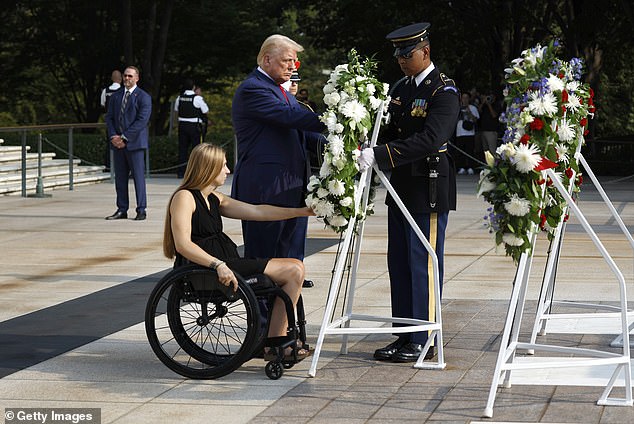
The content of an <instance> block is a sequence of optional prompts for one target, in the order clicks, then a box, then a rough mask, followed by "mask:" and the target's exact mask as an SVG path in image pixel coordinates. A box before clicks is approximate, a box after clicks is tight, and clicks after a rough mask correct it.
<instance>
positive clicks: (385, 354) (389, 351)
mask: <svg viewBox="0 0 634 424" xmlns="http://www.w3.org/2000/svg"><path fill="white" fill-rule="evenodd" d="M406 344H408V341H407V340H406V339H404V338H400V337H399V338H398V339H396V341H394V342H392V343H390V344H389V345H387V346H385V347H382V348H380V349H377V350H375V351H374V359H378V360H379V361H389V360H390V359H392V356H394V354H395V353H396V352H398V350H399V349H400V348H402V347H403V346H405V345H406Z"/></svg>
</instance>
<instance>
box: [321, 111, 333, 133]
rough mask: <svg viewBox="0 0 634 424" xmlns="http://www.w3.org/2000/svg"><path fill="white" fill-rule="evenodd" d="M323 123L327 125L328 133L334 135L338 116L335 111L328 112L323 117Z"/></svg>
mask: <svg viewBox="0 0 634 424" xmlns="http://www.w3.org/2000/svg"><path fill="white" fill-rule="evenodd" d="M320 119H321V122H323V123H324V124H326V127H327V128H328V132H330V133H334V132H335V130H336V127H337V114H336V113H335V112H333V111H328V112H326V113H324V114H323V115H321V118H320Z"/></svg>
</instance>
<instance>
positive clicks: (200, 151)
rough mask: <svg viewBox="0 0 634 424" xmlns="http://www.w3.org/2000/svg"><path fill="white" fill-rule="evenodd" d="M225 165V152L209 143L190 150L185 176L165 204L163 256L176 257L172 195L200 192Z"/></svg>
mask: <svg viewBox="0 0 634 424" xmlns="http://www.w3.org/2000/svg"><path fill="white" fill-rule="evenodd" d="M224 165H225V151H224V149H223V148H222V147H219V146H214V145H213V144H211V143H201V144H199V145H197V146H196V147H194V148H193V149H192V152H191V154H190V156H189V160H188V161H187V168H186V169H185V176H184V177H183V181H182V182H181V184H180V186H178V188H177V189H176V191H174V193H173V194H172V195H171V196H170V200H169V202H167V213H166V214H165V225H164V227H163V254H164V255H165V257H167V258H168V259H172V258H174V257H175V256H176V245H175V244H174V235H173V234H172V216H171V214H170V206H171V205H172V199H173V198H174V195H175V194H176V193H177V192H178V191H180V190H202V189H203V188H205V187H208V186H209V185H211V184H212V183H213V181H214V180H215V179H216V178H217V177H218V175H220V172H222V168H223V167H224Z"/></svg>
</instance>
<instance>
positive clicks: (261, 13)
mask: <svg viewBox="0 0 634 424" xmlns="http://www.w3.org/2000/svg"><path fill="white" fill-rule="evenodd" d="M0 18H2V20H3V23H4V25H3V26H2V27H0V66H1V67H2V71H3V78H2V79H1V80H0V88H1V90H0V125H14V124H36V123H37V124H44V123H50V122H56V123H59V122H76V121H79V122H95V121H97V120H99V119H102V118H101V117H102V113H103V111H102V110H101V106H100V105H99V94H100V92H101V89H102V88H103V87H105V86H107V85H108V84H109V82H110V81H109V77H110V73H111V71H112V70H113V69H115V68H117V69H123V68H124V67H125V66H126V65H130V64H134V65H137V66H138V67H139V68H140V69H141V81H140V85H141V86H142V87H143V88H144V89H146V90H148V91H149V92H150V93H151V94H152V97H153V102H154V107H153V110H154V115H153V118H152V126H153V129H154V131H155V132H156V133H157V134H161V133H164V132H166V131H167V128H168V119H169V116H170V104H171V103H170V102H171V101H172V100H173V99H174V98H175V97H176V95H177V94H178V92H179V89H180V86H181V81H182V79H183V77H191V78H193V79H194V80H195V81H196V82H197V83H198V85H200V86H202V88H203V89H204V92H205V93H206V94H207V96H208V100H210V99H214V101H216V99H218V96H222V99H223V101H222V102H220V103H221V105H217V106H216V105H215V104H213V103H212V104H211V107H212V109H213V108H214V107H220V109H216V110H214V120H215V121H216V123H217V124H218V125H222V126H225V127H226V126H228V125H230V116H229V112H230V110H229V107H230V100H228V99H225V97H229V98H230V97H231V94H232V93H231V90H232V89H233V88H234V87H235V85H236V83H237V82H238V81H240V80H241V79H242V78H243V77H244V76H245V75H246V74H247V73H248V72H250V71H251V70H252V69H253V68H254V67H255V66H256V64H255V57H256V55H257V52H258V50H259V46H260V44H261V42H262V40H263V39H264V38H265V37H266V36H268V35H270V34H272V33H282V34H285V35H288V36H290V37H291V38H293V39H295V40H297V41H298V42H300V43H301V44H302V45H304V46H305V48H306V51H305V52H302V53H301V54H300V59H301V60H302V63H303V65H302V68H301V69H300V73H301V75H302V83H301V85H302V87H304V88H309V90H310V93H311V96H312V98H313V100H315V101H318V102H319V101H320V100H321V93H320V91H321V87H322V86H323V84H324V83H325V80H326V75H327V74H328V70H329V69H331V68H333V67H334V66H335V65H337V64H338V63H342V62H343V61H345V58H346V54H347V52H348V51H349V50H350V49H351V48H353V47H354V48H356V50H357V51H358V52H359V53H360V54H362V55H365V56H370V57H374V59H375V60H376V61H377V62H378V63H379V75H378V76H379V78H380V79H382V80H384V81H386V82H393V81H395V80H396V79H398V78H399V77H400V70H399V68H398V66H397V64H396V62H395V61H394V59H393V58H392V56H391V54H392V50H393V49H392V47H391V45H390V43H389V42H388V41H387V40H386V39H385V34H387V33H388V32H390V31H391V30H393V29H395V28H397V27H399V26H401V25H405V24H408V23H412V22H420V21H429V22H431V23H432V28H431V43H432V59H433V61H434V63H435V64H436V65H437V66H438V67H439V68H440V69H442V70H443V72H445V73H446V74H447V75H449V76H451V77H453V78H454V79H455V80H456V83H457V84H458V86H459V87H460V88H461V89H462V90H468V89H470V88H472V87H476V88H478V89H481V90H484V91H487V90H489V89H491V90H499V89H500V88H501V86H502V84H501V78H502V75H503V69H504V67H505V65H506V64H507V63H508V62H509V61H510V60H511V59H513V58H514V57H517V56H518V55H519V53H520V52H521V51H522V50H524V49H526V48H528V47H530V46H532V45H534V44H535V43H537V42H543V41H545V39H547V38H552V37H557V38H559V39H560V40H561V41H562V43H563V45H564V46H565V48H566V56H567V58H570V57H572V56H579V57H582V58H583V59H584V60H585V63H586V67H587V71H588V72H587V74H586V81H587V82H588V83H590V85H591V86H592V87H593V88H594V90H595V92H596V103H597V106H598V110H599V113H598V114H597V119H595V124H596V125H595V128H594V131H595V133H596V135H597V136H609V135H614V134H627V133H631V132H632V131H633V130H634V105H633V103H632V98H634V96H633V94H634V71H633V69H634V63H633V62H634V55H633V54H632V53H633V51H634V41H633V37H632V36H631V28H632V26H633V25H634V21H633V11H632V5H631V3H630V2H629V1H628V0H605V1H603V2H596V1H590V0H534V1H532V2H524V1H518V0H451V1H445V0H427V1H420V0H385V1H367V0H313V1H307V0H286V1H280V0H243V1H240V2H218V1H211V0H198V1H195V2H192V1H185V0H136V1H132V0H112V1H108V0H93V1H90V2H86V1H83V0H58V1H55V2H53V1H50V0H22V1H20V2H14V3H12V4H10V5H7V6H5V7H4V8H3V9H1V10H0Z"/></svg>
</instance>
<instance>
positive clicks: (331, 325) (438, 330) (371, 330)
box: [308, 103, 446, 377]
mask: <svg viewBox="0 0 634 424" xmlns="http://www.w3.org/2000/svg"><path fill="white" fill-rule="evenodd" d="M384 107H385V105H384V104H383V103H382V104H381V105H380V106H379V109H378V111H377V116H376V120H375V122H374V128H373V132H372V138H371V139H370V147H374V146H375V145H376V140H377V138H378V134H379V129H380V127H381V121H383V118H384ZM373 169H374V171H375V172H376V173H377V175H378V176H379V177H380V178H381V182H382V183H383V185H384V186H385V187H386V188H387V190H388V191H389V192H390V194H391V195H392V198H393V199H394V201H395V202H396V204H397V205H398V207H399V209H400V210H401V212H402V213H403V215H404V216H405V218H406V219H407V221H408V222H409V224H410V225H411V226H412V228H413V229H414V232H415V233H416V235H417V236H418V238H419V239H420V241H421V242H422V243H423V245H424V246H425V249H427V252H428V254H429V256H430V258H431V260H432V264H433V273H434V283H435V290H434V294H435V301H436V316H435V322H434V321H424V320H418V319H412V318H400V317H378V316H373V315H360V314H354V313H353V311H352V310H353V304H354V296H355V285H356V278H357V268H358V266H359V255H360V252H361V242H362V240H363V228H364V221H361V222H359V223H358V225H357V219H356V217H352V218H350V222H349V224H348V228H347V230H346V232H345V236H344V240H343V244H342V247H341V250H340V254H339V256H338V258H337V261H336V263H335V273H334V276H333V278H332V281H331V282H330V289H329V291H328V300H327V303H326V309H325V311H324V317H323V320H322V323H321V328H320V330H319V336H318V338H317V344H316V346H315V351H314V355H313V360H312V363H311V366H310V369H309V371H308V375H309V376H310V377H314V376H315V374H316V371H317V362H318V361H319V355H320V353H321V348H322V346H323V342H324V337H325V336H326V335H327V334H339V335H342V336H343V338H342V343H341V353H342V354H346V353H347V352H348V335H350V334H392V333H412V332H418V331H429V332H430V335H429V337H428V339H427V343H426V344H425V346H424V347H423V351H422V353H421V354H420V356H419V358H418V360H417V361H416V363H415V364H414V368H421V369H443V368H445V365H446V364H445V362H444V353H443V338H442V318H441V304H440V280H439V277H438V257H437V256H436V252H435V251H434V249H433V248H432V247H431V245H430V244H429V241H428V240H427V238H426V237H425V235H424V234H423V232H422V231H421V230H420V228H419V227H418V225H417V224H416V222H415V221H414V219H413V218H412V216H411V214H410V213H409V212H408V210H407V208H406V207H405V205H404V204H403V202H402V201H401V199H400V197H399V196H398V194H397V193H396V191H394V188H393V187H392V185H391V184H390V182H389V180H388V179H387V177H386V176H385V174H384V173H383V172H381V171H380V170H379V169H378V167H377V166H376V165H375V166H374V167H373ZM371 178H372V169H366V170H365V171H364V172H363V173H362V174H361V179H360V180H359V186H358V189H357V191H356V195H355V199H354V201H355V205H356V210H359V206H362V210H365V208H366V206H367V204H368V198H369V193H370V185H371V184H370V179H371ZM355 226H356V227H357V231H358V236H357V238H356V241H355V245H354V249H353V250H352V268H351V274H350V282H349V284H348V286H347V295H346V299H347V303H346V305H345V312H344V313H343V314H342V316H341V317H339V318H337V319H333V320H332V321H331V318H330V317H331V316H333V311H334V308H335V305H336V303H337V296H338V294H339V288H340V286H341V282H342V280H343V274H344V267H345V264H346V261H347V257H348V254H349V253H350V248H351V244H352V238H353V235H354V233H355ZM355 320H356V321H367V322H383V323H399V324H406V325H405V326H402V327H391V326H390V327H385V326H382V327H351V326H350V323H351V322H352V321H355ZM434 341H435V344H436V346H437V348H438V356H437V360H436V361H425V362H423V360H424V358H425V354H426V353H427V351H428V350H429V348H430V346H431V345H432V342H434Z"/></svg>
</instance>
